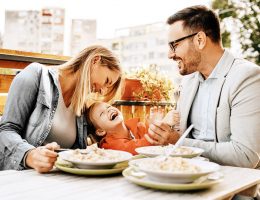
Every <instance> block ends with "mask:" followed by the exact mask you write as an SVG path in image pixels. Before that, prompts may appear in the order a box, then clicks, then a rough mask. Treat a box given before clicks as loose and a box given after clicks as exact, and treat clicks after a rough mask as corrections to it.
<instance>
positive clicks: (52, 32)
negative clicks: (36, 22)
mask: <svg viewBox="0 0 260 200" xmlns="http://www.w3.org/2000/svg"><path fill="white" fill-rule="evenodd" d="M64 19H65V10H64V9H62V8H43V9H42V10H41V23H40V24H41V39H40V47H41V53H50V54H56V55H63V49H64Z"/></svg>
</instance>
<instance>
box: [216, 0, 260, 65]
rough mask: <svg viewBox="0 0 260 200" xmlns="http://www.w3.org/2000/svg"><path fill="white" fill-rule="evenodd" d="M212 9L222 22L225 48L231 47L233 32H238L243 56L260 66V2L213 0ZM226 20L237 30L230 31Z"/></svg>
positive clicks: (255, 0) (253, 0)
mask: <svg viewBox="0 0 260 200" xmlns="http://www.w3.org/2000/svg"><path fill="white" fill-rule="evenodd" d="M212 8H213V9H214V10H215V11H217V13H218V15H219V18H220V20H221V26H222V27H221V28H222V30H223V32H222V40H223V46H224V47H227V48H229V47H230V46H231V39H230V38H231V34H233V33H231V31H236V30H238V31H237V32H236V33H235V34H238V38H239V43H240V45H241V48H242V53H243V56H244V57H245V58H247V59H248V60H250V61H252V62H255V63H257V64H258V65H260V0H213V1H212ZM225 20H229V22H232V24H233V25H234V26H235V28H234V29H232V30H231V31H230V30H228V27H227V26H228V25H227V23H224V22H225Z"/></svg>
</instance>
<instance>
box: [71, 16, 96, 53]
mask: <svg viewBox="0 0 260 200" xmlns="http://www.w3.org/2000/svg"><path fill="white" fill-rule="evenodd" d="M96 40H97V21H96V20H90V19H72V24H71V40H70V52H71V53H70V54H71V55H75V54H77V53H78V52H79V51H81V50H82V49H84V48H86V47H87V46H89V45H91V44H94V43H95V42H96Z"/></svg>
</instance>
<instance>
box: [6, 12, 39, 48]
mask: <svg viewBox="0 0 260 200" xmlns="http://www.w3.org/2000/svg"><path fill="white" fill-rule="evenodd" d="M3 48H8V49H16V50H23V51H31V52H40V12H39V11H35V10H24V11H6V12H5V31H4V36H3Z"/></svg>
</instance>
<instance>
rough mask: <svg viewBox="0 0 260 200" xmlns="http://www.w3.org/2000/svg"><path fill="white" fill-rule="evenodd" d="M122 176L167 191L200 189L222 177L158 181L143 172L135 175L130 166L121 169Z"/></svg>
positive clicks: (141, 184)
mask: <svg viewBox="0 0 260 200" xmlns="http://www.w3.org/2000/svg"><path fill="white" fill-rule="evenodd" d="M122 174H123V176H124V177H125V178H126V179H127V180H128V181H130V182H132V183H135V184H137V185H140V186H143V187H148V188H152V189H156V190H167V191H192V190H202V189H207V188H210V187H212V186H214V185H216V184H218V183H220V182H221V181H222V180H223V179H222V178H220V179H218V180H208V179H207V180H205V181H203V182H198V183H196V182H192V183H186V184H180V183H163V182H159V181H153V180H150V179H148V178H147V176H146V175H145V174H144V175H143V176H139V175H138V176H136V175H135V169H134V168H132V167H128V168H126V169H125V170H124V171H123V173H122Z"/></svg>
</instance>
